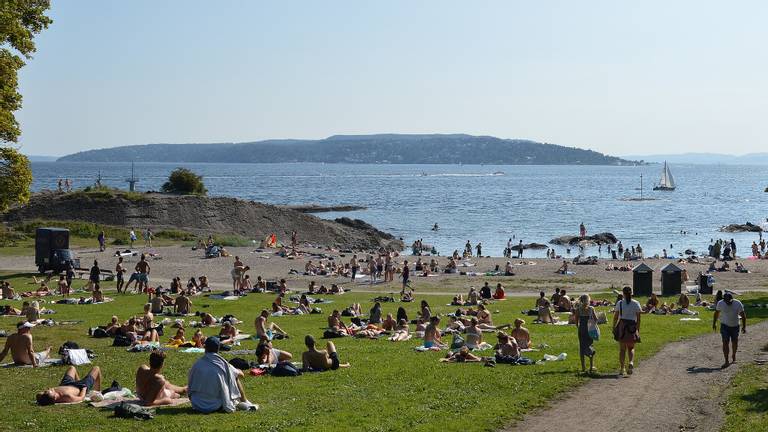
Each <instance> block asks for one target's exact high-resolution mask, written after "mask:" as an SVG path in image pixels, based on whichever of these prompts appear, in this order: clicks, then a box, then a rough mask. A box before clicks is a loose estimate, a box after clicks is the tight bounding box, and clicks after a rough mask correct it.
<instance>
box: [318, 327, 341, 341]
mask: <svg viewBox="0 0 768 432" xmlns="http://www.w3.org/2000/svg"><path fill="white" fill-rule="evenodd" d="M343 336H344V335H343V334H341V333H340V332H336V331H333V330H331V329H327V330H325V331H324V332H323V339H333V338H340V337H343Z"/></svg>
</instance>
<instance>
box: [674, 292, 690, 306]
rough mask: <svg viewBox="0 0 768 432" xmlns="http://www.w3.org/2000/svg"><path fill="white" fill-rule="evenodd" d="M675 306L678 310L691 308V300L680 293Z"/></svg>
mask: <svg viewBox="0 0 768 432" xmlns="http://www.w3.org/2000/svg"><path fill="white" fill-rule="evenodd" d="M677 305H678V306H679V308H680V309H688V307H690V306H691V300H690V299H689V298H688V296H687V295H686V294H685V293H681V294H680V297H679V298H678V299H677Z"/></svg>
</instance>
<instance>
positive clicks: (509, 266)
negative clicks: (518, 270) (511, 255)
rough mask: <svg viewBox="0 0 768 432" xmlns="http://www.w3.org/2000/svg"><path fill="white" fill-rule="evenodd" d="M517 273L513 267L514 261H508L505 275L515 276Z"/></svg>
mask: <svg viewBox="0 0 768 432" xmlns="http://www.w3.org/2000/svg"><path fill="white" fill-rule="evenodd" d="M514 275H515V268H514V267H512V262H511V261H507V264H506V265H505V266H504V276H514Z"/></svg>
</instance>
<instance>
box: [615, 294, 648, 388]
mask: <svg viewBox="0 0 768 432" xmlns="http://www.w3.org/2000/svg"><path fill="white" fill-rule="evenodd" d="M622 294H623V298H622V299H621V300H619V301H617V302H616V305H615V306H614V311H615V312H614V314H613V338H614V339H615V340H616V341H617V342H619V364H620V365H621V376H623V377H626V376H627V375H632V372H633V370H634V368H635V344H636V343H637V342H639V341H640V314H641V312H642V307H641V306H640V303H639V302H638V301H637V300H634V299H633V298H632V288H631V287H628V286H625V287H624V289H623V290H622ZM627 354H629V365H628V367H627V368H624V363H625V358H626V357H627Z"/></svg>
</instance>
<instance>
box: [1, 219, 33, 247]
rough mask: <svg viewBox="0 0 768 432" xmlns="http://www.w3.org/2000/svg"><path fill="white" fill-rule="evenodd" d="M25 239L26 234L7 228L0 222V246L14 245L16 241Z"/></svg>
mask: <svg viewBox="0 0 768 432" xmlns="http://www.w3.org/2000/svg"><path fill="white" fill-rule="evenodd" d="M26 239H27V236H25V235H24V234H22V233H20V232H16V231H12V230H9V229H8V228H6V227H5V225H2V224H0V247H6V246H16V244H17V243H18V242H20V241H23V240H26Z"/></svg>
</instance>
